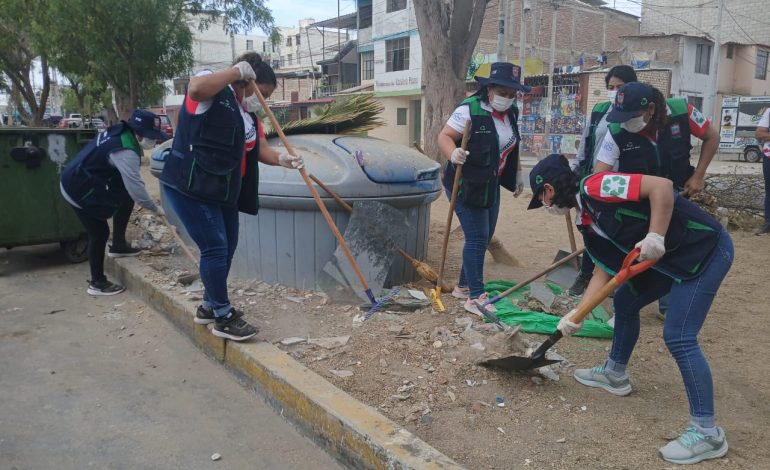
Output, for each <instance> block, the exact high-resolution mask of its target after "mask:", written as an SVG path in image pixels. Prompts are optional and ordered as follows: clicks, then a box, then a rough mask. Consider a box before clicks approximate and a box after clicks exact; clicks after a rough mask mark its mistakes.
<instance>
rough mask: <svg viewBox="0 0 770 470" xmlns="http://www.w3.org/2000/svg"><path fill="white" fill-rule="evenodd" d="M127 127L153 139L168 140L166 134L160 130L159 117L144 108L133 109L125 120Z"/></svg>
mask: <svg viewBox="0 0 770 470" xmlns="http://www.w3.org/2000/svg"><path fill="white" fill-rule="evenodd" d="M126 124H128V127H130V128H131V129H133V131H134V132H136V133H137V134H139V135H140V136H142V137H147V138H148V139H154V140H168V136H167V135H166V134H164V133H163V132H161V130H160V118H159V117H158V115H157V114H155V113H153V112H151V111H147V110H146V109H139V108H137V109H135V110H134V112H133V113H131V117H130V118H129V119H128V121H126Z"/></svg>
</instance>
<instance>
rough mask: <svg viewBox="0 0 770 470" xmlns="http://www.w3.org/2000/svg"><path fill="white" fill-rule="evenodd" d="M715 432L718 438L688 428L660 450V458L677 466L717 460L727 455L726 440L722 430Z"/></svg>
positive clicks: (693, 427)
mask: <svg viewBox="0 0 770 470" xmlns="http://www.w3.org/2000/svg"><path fill="white" fill-rule="evenodd" d="M717 430H718V431H719V436H717V437H712V436H707V435H705V434H703V433H701V432H700V431H699V430H698V428H696V427H695V426H688V427H687V429H685V430H684V432H683V433H682V435H681V436H679V437H677V438H676V439H675V440H673V441H671V442H669V443H668V444H666V445H665V446H663V447H661V448H660V450H659V451H658V452H659V453H660V457H661V458H662V459H663V460H665V461H667V462H671V463H675V464H679V465H688V464H694V463H698V462H701V461H703V460H707V459H718V458H719V457H722V456H724V455H725V454H726V453H727V439H725V431H724V430H723V429H722V428H717Z"/></svg>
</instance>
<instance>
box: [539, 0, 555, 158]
mask: <svg viewBox="0 0 770 470" xmlns="http://www.w3.org/2000/svg"><path fill="white" fill-rule="evenodd" d="M551 6H552V7H553V16H552V20H551V65H550V67H549V68H548V99H547V100H546V103H547V105H546V106H547V108H546V113H545V136H544V137H543V140H544V142H543V143H544V144H545V145H546V146H547V147H546V149H547V150H546V155H548V154H549V153H551V119H552V117H553V116H552V112H551V108H553V90H554V86H553V69H554V67H555V66H556V15H557V14H558V11H559V3H558V0H551Z"/></svg>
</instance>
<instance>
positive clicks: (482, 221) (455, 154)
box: [438, 62, 529, 316]
mask: <svg viewBox="0 0 770 470" xmlns="http://www.w3.org/2000/svg"><path fill="white" fill-rule="evenodd" d="M521 78H522V77H521V68H520V67H519V66H517V65H513V64H510V63H507V62H495V63H494V64H492V66H491V70H490V74H489V78H484V77H476V80H477V81H478V82H479V83H480V84H481V88H480V89H479V90H478V91H477V92H476V93H474V94H473V95H471V96H470V97H468V98H466V99H465V100H463V101H462V103H460V105H459V106H458V107H457V109H455V110H454V112H453V113H452V116H451V117H450V118H449V121H447V123H446V125H445V126H444V128H443V129H442V130H441V132H440V133H439V136H438V147H439V150H440V151H441V153H442V154H443V155H444V157H445V158H446V159H447V160H448V161H447V164H446V167H445V168H444V178H443V183H444V188H445V190H446V192H447V195H448V196H449V195H451V193H452V185H453V182H454V176H455V171H456V169H457V166H458V165H462V166H463V170H462V178H461V179H460V187H459V190H458V193H457V203H456V206H455V213H456V214H457V218H458V219H459V220H460V225H462V228H463V232H464V233H465V245H464V246H463V264H462V268H461V271H460V279H459V281H458V283H457V286H456V287H455V289H454V291H453V292H452V295H453V296H454V297H456V298H459V299H467V300H465V303H464V307H465V310H467V311H469V312H471V313H474V314H476V315H479V316H481V312H479V310H478V307H477V306H476V304H475V302H474V300H479V301H481V302H483V301H485V300H486V295H487V294H486V293H485V292H484V255H485V253H486V250H487V246H488V245H489V241H490V239H491V238H492V235H494V233H495V225H496V224H497V215H498V212H499V210H500V186H502V187H504V188H505V189H507V190H509V191H511V192H513V194H514V196H516V197H518V196H519V195H520V194H521V192H522V191H523V189H524V180H523V178H522V176H521V162H520V161H519V142H520V137H519V127H518V119H519V110H518V109H517V107H516V95H517V93H518V92H520V91H524V92H526V91H529V87H526V86H524V85H522V83H521ZM468 121H470V122H471V130H470V138H469V140H468V147H467V151H466V150H463V149H462V148H460V146H459V143H460V141H461V139H462V134H463V130H464V129H465V125H466V123H467V122H468ZM487 308H489V309H491V310H494V306H492V305H490V306H489V307H487Z"/></svg>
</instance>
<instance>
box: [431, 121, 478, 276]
mask: <svg viewBox="0 0 770 470" xmlns="http://www.w3.org/2000/svg"><path fill="white" fill-rule="evenodd" d="M470 135H471V120H470V119H468V122H466V123H465V129H463V140H462V142H461V143H460V148H462V149H463V150H465V149H466V148H467V147H468V139H469V138H470ZM455 166H456V168H455V179H454V182H453V183H452V197H450V198H449V213H447V216H446V228H445V229H444V242H443V244H442V246H441V262H440V263H439V265H438V279H437V280H436V285H437V286H439V287H440V286H441V282H442V281H443V280H444V265H445V263H446V250H447V248H448V246H449V229H451V228H452V216H454V212H455V204H456V203H457V190H458V189H459V186H460V178H461V176H462V173H463V166H462V165H455Z"/></svg>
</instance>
